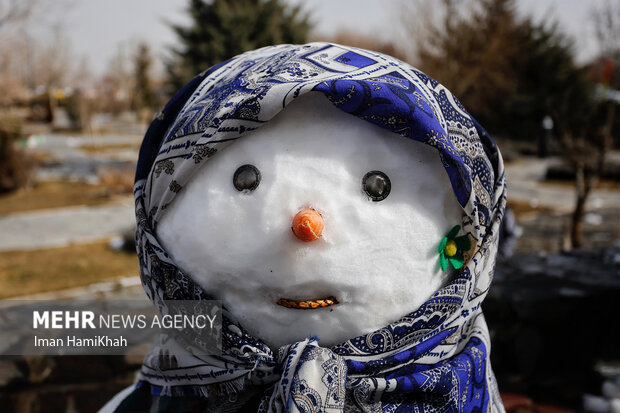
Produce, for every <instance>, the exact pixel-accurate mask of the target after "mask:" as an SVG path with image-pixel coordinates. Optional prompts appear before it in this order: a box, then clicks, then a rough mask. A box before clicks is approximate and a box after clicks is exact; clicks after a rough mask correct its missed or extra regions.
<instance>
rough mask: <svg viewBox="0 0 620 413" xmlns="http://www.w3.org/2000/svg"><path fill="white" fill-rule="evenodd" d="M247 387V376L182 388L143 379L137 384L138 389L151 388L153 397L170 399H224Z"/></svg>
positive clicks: (183, 386)
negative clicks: (160, 384)
mask: <svg viewBox="0 0 620 413" xmlns="http://www.w3.org/2000/svg"><path fill="white" fill-rule="evenodd" d="M246 385H247V378H246V377H245V376H241V377H237V378H236V379H233V380H229V381H226V382H222V383H214V384H205V385H181V386H170V385H165V386H159V385H157V384H152V383H149V382H148V381H146V380H144V379H141V380H139V381H138V382H137V383H136V388H143V387H147V388H150V393H151V394H152V395H153V396H168V397H195V396H198V397H204V398H213V397H222V396H229V397H230V396H231V395H233V394H237V393H240V392H242V391H244V390H245V388H246Z"/></svg>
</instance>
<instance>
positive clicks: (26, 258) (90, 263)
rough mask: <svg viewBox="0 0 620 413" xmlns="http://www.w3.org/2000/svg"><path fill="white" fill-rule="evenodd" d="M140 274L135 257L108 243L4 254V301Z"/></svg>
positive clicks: (0, 283)
mask: <svg viewBox="0 0 620 413" xmlns="http://www.w3.org/2000/svg"><path fill="white" fill-rule="evenodd" d="M136 274H138V258H137V256H136V255H135V254H129V253H125V252H117V251H114V250H111V249H110V248H108V245H107V242H105V241H100V242H95V243H89V244H75V245H70V246H67V247H61V248H50V249H42V250H34V251H5V252H0V298H7V297H16V296H21V295H27V294H34V293H41V292H47V291H55V290H61V289H65V288H72V287H80V286H85V285H89V284H92V283H95V282H100V281H103V280H110V279H114V278H117V277H119V276H129V275H136Z"/></svg>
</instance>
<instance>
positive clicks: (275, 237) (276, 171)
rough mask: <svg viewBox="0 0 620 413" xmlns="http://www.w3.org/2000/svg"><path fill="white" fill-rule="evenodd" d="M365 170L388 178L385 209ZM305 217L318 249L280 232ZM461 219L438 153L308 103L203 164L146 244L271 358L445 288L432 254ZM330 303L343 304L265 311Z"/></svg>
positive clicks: (380, 321)
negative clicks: (252, 175) (297, 303)
mask: <svg viewBox="0 0 620 413" xmlns="http://www.w3.org/2000/svg"><path fill="white" fill-rule="evenodd" d="M244 164H252V165H254V166H256V167H257V168H258V169H259V170H260V173H261V176H262V180H261V182H260V185H259V186H258V188H256V190H254V191H252V192H239V191H238V190H237V189H236V188H235V187H234V186H233V174H234V173H235V171H236V170H237V168H238V167H239V166H241V165H244ZM372 170H379V171H382V172H384V173H385V174H387V175H388V177H389V178H390V180H391V185H392V188H391V193H390V195H389V196H388V197H387V198H386V199H384V200H383V201H379V202H373V201H371V200H370V198H369V197H368V196H367V195H366V194H365V193H364V192H363V190H362V177H363V176H364V175H365V174H366V173H367V172H368V171H372ZM303 208H314V209H315V210H317V211H318V212H319V213H320V214H321V215H322V216H323V219H324V222H325V229H324V231H323V235H322V237H321V238H320V239H318V240H316V241H312V242H303V241H300V240H299V239H297V238H296V237H295V235H294V234H293V232H292V231H291V223H292V220H293V217H294V216H295V214H296V213H297V212H298V211H300V210H301V209H303ZM462 216H463V211H462V209H461V207H460V206H459V204H458V202H457V200H456V197H455V195H454V193H453V191H452V189H451V186H450V182H449V179H448V177H447V174H446V172H445V170H444V169H443V167H442V165H441V162H440V159H439V155H438V153H437V151H436V150H435V149H433V148H431V147H429V146H427V145H425V144H422V143H419V142H415V141H412V140H410V139H406V138H403V137H401V136H399V135H397V134H395V133H393V132H390V131H387V130H384V129H382V128H380V127H378V126H375V125H372V124H370V123H369V122H366V121H364V120H362V119H359V118H357V117H356V116H353V115H350V114H348V113H345V112H343V111H341V110H340V109H337V108H336V107H334V106H333V105H332V104H331V103H330V102H329V101H328V100H327V99H326V98H325V97H324V96H323V95H322V94H320V93H308V94H306V95H304V96H302V97H300V98H299V99H297V100H296V101H294V102H292V103H291V104H289V106H287V107H286V108H284V110H283V111H282V112H281V113H280V114H278V115H277V116H276V117H275V118H274V119H273V120H271V121H270V122H269V123H267V124H266V125H265V126H263V127H261V128H260V129H258V130H256V131H253V132H251V133H250V134H248V135H247V136H245V137H243V138H241V139H239V140H238V141H237V142H235V143H233V144H232V145H230V146H228V147H227V148H225V149H223V150H222V151H221V152H220V153H218V154H216V155H215V156H214V157H213V158H212V159H210V160H209V161H208V162H207V163H206V164H205V165H203V166H202V167H201V169H200V170H199V171H198V172H197V173H196V175H195V176H194V177H193V178H192V181H191V182H190V183H189V184H188V185H187V186H186V187H185V188H184V189H183V190H182V192H181V193H179V195H178V196H177V199H175V201H174V202H173V203H172V204H171V206H170V208H169V209H168V212H167V213H166V215H164V217H163V219H162V220H161V222H160V223H159V226H158V229H157V233H158V237H159V238H160V240H161V242H162V243H163V245H164V246H165V248H166V250H167V251H168V252H169V253H171V255H172V256H173V258H174V260H175V261H176V262H177V264H178V265H179V266H180V267H181V268H182V269H183V270H184V271H185V272H186V273H187V274H188V275H190V276H191V277H192V278H193V279H194V280H195V281H196V282H198V283H199V284H200V285H201V286H203V287H204V289H205V290H206V291H208V292H209V293H211V294H212V295H213V296H215V297H216V298H217V299H220V300H222V302H223V304H224V305H225V306H226V307H227V308H228V309H229V310H230V311H231V312H232V313H233V314H234V315H235V316H236V317H237V318H238V320H239V322H240V323H241V324H242V325H243V326H244V327H245V328H246V329H247V330H248V331H249V332H250V333H251V334H252V335H254V336H256V337H258V338H261V339H262V340H264V341H265V342H266V343H268V344H269V345H271V346H273V347H276V346H281V345H284V344H287V343H292V342H294V341H298V340H303V339H304V338H306V337H308V336H318V337H319V338H320V343H321V345H324V346H330V345H334V344H337V343H339V342H342V341H344V340H347V339H349V338H354V337H356V336H359V335H361V334H366V333H369V332H372V331H374V330H376V329H378V328H381V327H383V326H385V325H387V324H388V323H390V322H392V321H396V320H397V319H399V318H400V317H402V316H403V315H405V314H407V313H409V312H411V311H414V310H416V309H417V308H418V307H419V306H420V305H421V304H422V303H423V302H424V301H425V300H427V299H428V298H429V297H430V296H431V295H432V294H433V293H434V292H435V291H436V290H437V289H438V288H440V287H441V286H442V285H443V284H445V283H446V281H447V279H448V277H449V274H448V273H447V272H446V273H444V272H442V271H441V270H440V269H439V265H438V254H437V246H438V244H439V242H440V241H441V239H442V237H443V236H444V235H445V234H446V233H447V232H448V231H449V230H450V228H452V226H454V225H456V224H460V223H461V220H462ZM329 296H334V297H336V298H337V300H338V301H339V302H340V303H339V304H337V305H334V306H331V307H326V308H321V309H312V310H299V309H289V308H285V307H282V306H279V305H277V304H276V302H277V301H278V299H279V298H287V299H295V300H311V299H320V298H326V297H329Z"/></svg>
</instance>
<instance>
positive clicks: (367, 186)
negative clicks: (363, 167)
mask: <svg viewBox="0 0 620 413" xmlns="http://www.w3.org/2000/svg"><path fill="white" fill-rule="evenodd" d="M362 188H363V189H364V192H366V195H368V196H369V197H370V199H372V200H373V201H375V202H379V201H383V200H384V199H385V198H387V197H388V195H389V194H390V189H392V184H391V183H390V178H388V176H387V175H386V174H384V173H383V172H381V171H370V172H368V173H367V174H366V175H364V178H362Z"/></svg>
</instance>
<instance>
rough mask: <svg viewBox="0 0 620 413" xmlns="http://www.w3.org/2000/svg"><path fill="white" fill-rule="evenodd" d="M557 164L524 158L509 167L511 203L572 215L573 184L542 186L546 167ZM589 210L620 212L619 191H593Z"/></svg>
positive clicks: (588, 206) (508, 179)
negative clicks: (605, 209)
mask: <svg viewBox="0 0 620 413" xmlns="http://www.w3.org/2000/svg"><path fill="white" fill-rule="evenodd" d="M555 162H558V160H557V159H537V158H523V159H520V160H518V161H516V162H512V163H510V164H508V165H506V179H507V182H508V199H509V200H513V201H523V202H529V203H530V205H532V206H534V207H541V206H542V207H548V208H553V209H555V210H557V211H558V212H571V211H572V210H573V208H574V206H575V189H574V187H573V186H572V184H571V183H570V182H567V183H566V185H558V184H549V183H545V182H542V180H543V179H544V177H545V173H546V171H547V166H548V165H550V164H552V163H555ZM587 208H588V209H589V210H595V209H601V208H620V191H611V190H606V189H596V190H593V191H592V193H591V194H590V197H589V199H588V204H587Z"/></svg>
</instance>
